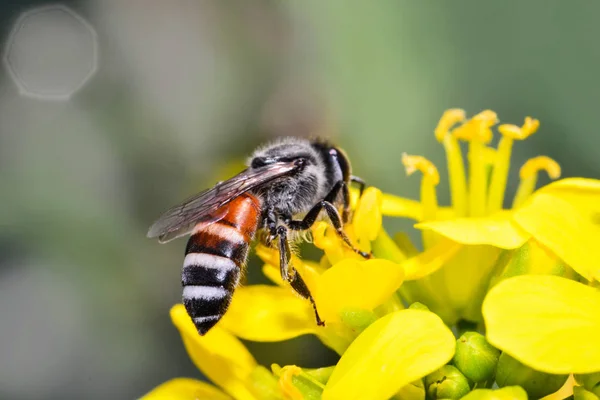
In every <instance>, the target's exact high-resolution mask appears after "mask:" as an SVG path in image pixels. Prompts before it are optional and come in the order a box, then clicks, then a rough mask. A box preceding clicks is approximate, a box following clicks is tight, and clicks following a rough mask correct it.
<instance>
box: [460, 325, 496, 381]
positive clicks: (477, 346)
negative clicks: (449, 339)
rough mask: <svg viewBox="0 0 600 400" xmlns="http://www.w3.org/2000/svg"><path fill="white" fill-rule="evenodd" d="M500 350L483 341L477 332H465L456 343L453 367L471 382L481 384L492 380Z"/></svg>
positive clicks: (483, 338)
mask: <svg viewBox="0 0 600 400" xmlns="http://www.w3.org/2000/svg"><path fill="white" fill-rule="evenodd" d="M499 357H500V350H498V349H497V348H495V347H494V346H492V345H491V344H489V343H488V341H487V340H485V337H484V336H483V335H481V334H479V333H477V332H465V333H464V334H463V335H462V336H461V337H460V338H459V339H458V340H457V341H456V352H455V353H454V365H455V366H456V368H458V369H459V371H460V372H462V373H463V375H464V376H466V377H467V378H469V379H470V380H472V381H473V382H483V381H488V380H491V379H492V378H494V374H495V373H496V364H498V358H499Z"/></svg>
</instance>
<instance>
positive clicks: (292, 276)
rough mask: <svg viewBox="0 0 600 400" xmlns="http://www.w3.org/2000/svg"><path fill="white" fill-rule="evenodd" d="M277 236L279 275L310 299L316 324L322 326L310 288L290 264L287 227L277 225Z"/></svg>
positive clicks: (290, 255)
mask: <svg viewBox="0 0 600 400" xmlns="http://www.w3.org/2000/svg"><path fill="white" fill-rule="evenodd" d="M277 236H278V237H279V268H280V270H281V277H282V278H283V280H285V281H287V282H289V283H290V286H291V287H292V289H294V290H295V291H296V293H298V294H299V295H300V296H302V297H304V298H305V299H308V300H310V303H311V304H312V306H313V309H314V310H315V317H316V319H317V325H319V326H324V325H325V322H323V320H321V317H320V316H319V312H318V311H317V304H316V303H315V299H313V297H312V294H311V293H310V290H308V286H306V283H305V282H304V280H303V279H302V277H301V276H300V274H299V273H298V271H297V270H296V269H295V268H294V266H293V265H291V264H290V260H291V259H292V252H291V251H290V243H289V242H288V239H287V228H286V227H285V226H279V227H277Z"/></svg>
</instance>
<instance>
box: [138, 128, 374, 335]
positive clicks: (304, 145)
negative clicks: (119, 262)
mask: <svg viewBox="0 0 600 400" xmlns="http://www.w3.org/2000/svg"><path fill="white" fill-rule="evenodd" d="M247 165H248V167H247V168H246V169H245V170H243V171H242V172H240V173H239V174H237V175H235V176H234V177H232V178H230V179H228V180H226V181H223V182H219V183H217V184H216V185H215V186H214V187H213V188H211V189H208V190H206V191H203V192H201V193H199V194H197V195H195V196H194V197H192V198H190V199H188V200H186V201H184V202H183V203H182V204H180V205H178V206H175V207H173V208H171V209H169V210H168V211H166V212H165V213H164V214H163V215H162V216H161V217H160V218H159V219H158V220H157V221H156V222H155V223H154V224H153V225H152V226H151V227H150V230H149V231H148V237H150V238H154V237H158V239H159V241H160V242H161V243H165V242H168V241H170V240H172V239H175V238H178V237H180V236H184V235H187V234H191V237H190V238H189V240H188V243H187V246H186V249H185V259H184V261H183V271H182V278H181V282H182V285H183V304H184V306H185V308H186V310H187V312H188V314H189V315H190V317H191V318H192V320H193V322H194V324H195V326H196V328H197V329H198V332H199V333H200V335H204V334H206V332H208V331H209V330H210V329H211V328H212V327H213V326H214V325H215V324H216V323H217V322H218V321H219V320H220V319H221V317H223V315H224V314H225V312H226V311H227V308H228V307H229V304H230V303H231V298H232V296H233V292H234V290H235V288H236V287H237V286H238V284H239V281H240V276H241V274H242V269H243V268H244V265H245V263H246V259H247V257H248V249H249V246H250V243H251V242H252V240H253V239H254V237H255V235H256V233H257V231H261V232H264V235H262V239H261V240H263V241H264V242H265V243H266V244H268V245H271V244H275V245H276V246H277V247H278V248H279V254H280V270H281V277H282V278H283V280H284V281H287V282H289V284H290V286H291V287H292V288H293V289H294V290H295V291H296V292H297V293H298V294H299V295H300V296H302V297H303V298H305V299H308V300H309V301H310V302H311V303H312V306H313V308H314V310H315V317H316V321H317V324H319V325H324V322H323V321H322V320H321V318H320V317H319V313H318V310H317V307H316V304H315V301H314V299H313V296H312V294H311V293H310V291H309V289H308V287H307V286H306V283H305V282H304V281H303V279H302V277H301V276H300V274H299V273H297V271H296V269H295V268H294V267H293V265H291V264H290V260H291V250H290V237H292V236H293V232H294V231H306V230H308V229H309V228H310V227H311V226H312V225H313V224H314V222H315V221H316V220H317V218H319V216H320V214H321V211H325V214H324V215H325V216H326V217H327V218H328V220H329V221H330V223H331V224H332V225H333V227H334V228H335V230H336V232H337V233H338V234H339V235H340V237H341V238H342V239H343V241H344V242H345V243H346V244H347V245H348V246H349V247H350V248H351V249H353V250H354V251H355V252H356V253H358V254H360V255H361V256H363V257H365V258H369V257H370V255H369V254H366V253H364V252H362V251H360V250H358V249H357V248H355V247H354V246H353V244H352V243H351V242H350V240H349V238H348V237H347V236H346V234H345V233H344V230H343V224H344V223H345V222H347V220H348V218H349V215H350V198H349V190H348V186H349V185H350V183H351V182H355V183H357V184H359V185H360V190H361V191H362V190H363V189H364V185H365V183H364V181H362V180H361V179H360V178H357V177H354V176H352V175H350V172H351V169H350V162H349V161H348V158H347V157H346V155H345V154H344V152H343V151H342V150H341V149H339V148H337V147H335V146H332V145H330V144H328V143H326V142H324V141H320V140H306V139H299V138H283V139H280V140H278V141H275V142H272V143H270V144H267V145H266V146H264V147H261V148H259V149H257V150H256V151H254V153H253V154H252V156H251V157H250V158H249V159H248V163H247ZM338 206H341V209H342V213H341V215H340V212H339V211H338Z"/></svg>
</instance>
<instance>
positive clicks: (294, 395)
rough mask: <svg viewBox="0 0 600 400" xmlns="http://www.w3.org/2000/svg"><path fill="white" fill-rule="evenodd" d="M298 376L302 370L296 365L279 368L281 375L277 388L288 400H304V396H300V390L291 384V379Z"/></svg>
mask: <svg viewBox="0 0 600 400" xmlns="http://www.w3.org/2000/svg"><path fill="white" fill-rule="evenodd" d="M300 374H302V369H301V368H300V367H298V366H296V365H287V366H285V367H283V368H281V375H280V376H279V387H280V388H281V391H282V392H283V393H284V394H285V395H286V396H287V398H289V399H292V400H302V399H304V396H302V393H301V392H300V390H299V389H298V388H297V387H296V386H294V384H293V383H292V378H293V377H294V376H298V375H300Z"/></svg>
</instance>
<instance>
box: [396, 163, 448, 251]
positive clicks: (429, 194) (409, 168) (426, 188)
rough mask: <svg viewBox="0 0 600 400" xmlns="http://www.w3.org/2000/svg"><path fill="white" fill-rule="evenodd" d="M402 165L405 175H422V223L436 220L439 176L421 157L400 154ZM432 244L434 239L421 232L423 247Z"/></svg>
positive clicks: (431, 165) (433, 167)
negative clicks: (417, 173) (416, 172)
mask: <svg viewBox="0 0 600 400" xmlns="http://www.w3.org/2000/svg"><path fill="white" fill-rule="evenodd" d="M402 164H404V167H405V168H406V173H407V174H408V175H411V174H412V173H414V172H415V171H417V170H419V171H421V173H422V174H423V179H421V204H422V205H423V215H422V219H423V221H430V220H433V219H435V218H436V214H437V209H438V201H437V193H436V191H435V187H436V186H437V184H438V183H439V182H440V174H439V173H438V170H437V168H436V167H435V165H433V163H432V162H431V161H429V160H428V159H426V158H425V157H421V156H409V155H407V154H406V153H405V154H402ZM433 243H434V237H433V236H432V235H430V234H429V233H428V232H423V246H424V247H425V248H428V247H430V246H432V245H433Z"/></svg>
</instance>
